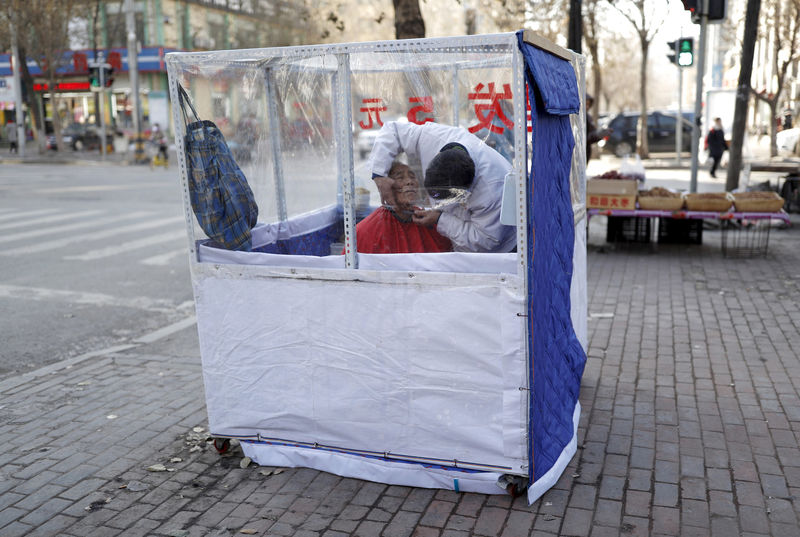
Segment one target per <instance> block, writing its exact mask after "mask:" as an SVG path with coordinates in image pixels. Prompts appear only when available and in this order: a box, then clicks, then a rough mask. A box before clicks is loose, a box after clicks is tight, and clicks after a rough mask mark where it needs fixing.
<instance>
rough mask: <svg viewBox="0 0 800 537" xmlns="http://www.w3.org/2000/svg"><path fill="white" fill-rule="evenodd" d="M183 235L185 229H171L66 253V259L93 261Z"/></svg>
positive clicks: (184, 235) (184, 234)
mask: <svg viewBox="0 0 800 537" xmlns="http://www.w3.org/2000/svg"><path fill="white" fill-rule="evenodd" d="M181 237H186V231H185V230H180V231H169V232H167V233H161V234H160V235H150V236H148V237H142V238H141V239H136V240H133V241H128V242H123V243H121V244H116V245H114V246H107V247H105V248H99V249H97V250H92V251H89V252H86V253H85V254H80V255H65V256H64V259H74V260H78V261H93V260H95V259H102V258H103V257H111V256H114V255H117V254H124V253H126V252H129V251H131V250H136V249H138V248H144V247H146V246H152V245H153V244H158V243H160V242H169V241H173V240H176V239H179V238H181Z"/></svg>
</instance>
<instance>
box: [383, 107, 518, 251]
mask: <svg viewBox="0 0 800 537" xmlns="http://www.w3.org/2000/svg"><path fill="white" fill-rule="evenodd" d="M450 142H457V143H459V144H461V145H463V146H464V147H466V148H467V152H469V155H470V157H472V160H473V161H474V162H475V179H474V181H473V182H472V188H471V189H470V195H469V198H467V200H466V202H463V203H456V204H453V205H449V206H446V207H444V208H443V209H442V215H441V216H440V217H439V223H438V224H437V225H436V230H437V231H438V232H439V233H441V234H442V235H444V236H445V237H447V238H448V239H450V240H451V241H452V243H453V249H454V250H455V251H457V252H510V251H512V250H513V249H514V247H515V246H516V229H515V228H514V227H513V226H505V225H503V224H501V223H500V204H501V201H502V198H503V183H504V181H505V177H506V174H508V173H509V172H510V171H511V164H509V162H508V161H507V160H506V159H505V158H503V156H502V155H500V153H498V152H497V151H495V150H494V149H492V148H491V147H489V146H488V145H486V144H485V143H484V142H483V141H482V140H480V139H479V138H478V137H477V136H474V135H473V134H471V133H470V132H469V131H467V130H466V129H463V128H460V127H451V126H449V125H442V124H440V123H430V122H429V123H425V124H423V125H417V124H415V123H398V122H396V121H389V122H387V123H385V124H384V125H383V127H382V128H381V130H380V132H379V133H378V137H377V139H376V140H375V145H374V146H373V148H372V157H371V162H370V165H371V169H372V173H373V176H376V175H377V176H382V177H385V176H386V175H387V174H388V173H389V168H390V167H391V166H392V162H393V161H394V159H395V157H397V155H399V154H400V153H401V152H403V151H405V152H406V154H407V155H408V157H409V161H411V162H409V164H412V163H413V161H418V162H419V164H420V166H421V169H422V171H423V173H424V170H426V169H427V168H428V164H430V162H431V160H433V158H434V157H435V156H436V154H437V153H439V150H440V149H441V148H442V147H443V146H444V145H445V144H448V143H450ZM412 167H413V166H412Z"/></svg>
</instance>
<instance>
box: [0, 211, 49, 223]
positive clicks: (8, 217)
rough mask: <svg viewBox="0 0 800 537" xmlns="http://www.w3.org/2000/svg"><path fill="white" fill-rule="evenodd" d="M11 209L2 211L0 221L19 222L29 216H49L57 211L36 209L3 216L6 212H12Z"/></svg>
mask: <svg viewBox="0 0 800 537" xmlns="http://www.w3.org/2000/svg"><path fill="white" fill-rule="evenodd" d="M12 210H13V209H4V210H3V213H4V214H3V215H0V221H3V220H11V219H12V218H16V219H18V220H19V218H20V217H22V218H30V217H31V216H36V215H40V214H51V213H54V212H56V211H57V210H58V209H38V210H36V211H14V212H13V213H11V214H5V213H7V212H10V211H12Z"/></svg>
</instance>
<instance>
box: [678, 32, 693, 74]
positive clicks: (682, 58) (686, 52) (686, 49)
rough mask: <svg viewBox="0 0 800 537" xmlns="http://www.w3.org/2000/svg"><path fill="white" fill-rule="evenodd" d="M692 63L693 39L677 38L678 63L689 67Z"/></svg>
mask: <svg viewBox="0 0 800 537" xmlns="http://www.w3.org/2000/svg"><path fill="white" fill-rule="evenodd" d="M693 63H694V39H693V38H691V37H681V38H680V40H678V65H680V66H681V67H689V66H690V65H692V64H693Z"/></svg>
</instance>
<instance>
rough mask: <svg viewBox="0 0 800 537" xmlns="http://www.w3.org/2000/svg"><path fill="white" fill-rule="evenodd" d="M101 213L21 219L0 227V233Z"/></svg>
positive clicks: (96, 211) (89, 212)
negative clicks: (16, 228)
mask: <svg viewBox="0 0 800 537" xmlns="http://www.w3.org/2000/svg"><path fill="white" fill-rule="evenodd" d="M102 212H103V211H102V210H91V211H79V212H77V213H65V214H56V215H53V216H43V217H42V218H33V219H31V220H28V219H23V220H18V221H17V222H12V223H10V224H2V225H0V231H7V230H9V229H13V228H15V227H25V226H36V225H39V224H52V223H53V222H61V221H63V220H69V219H71V218H82V217H84V216H92V215H95V214H98V213H102Z"/></svg>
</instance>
